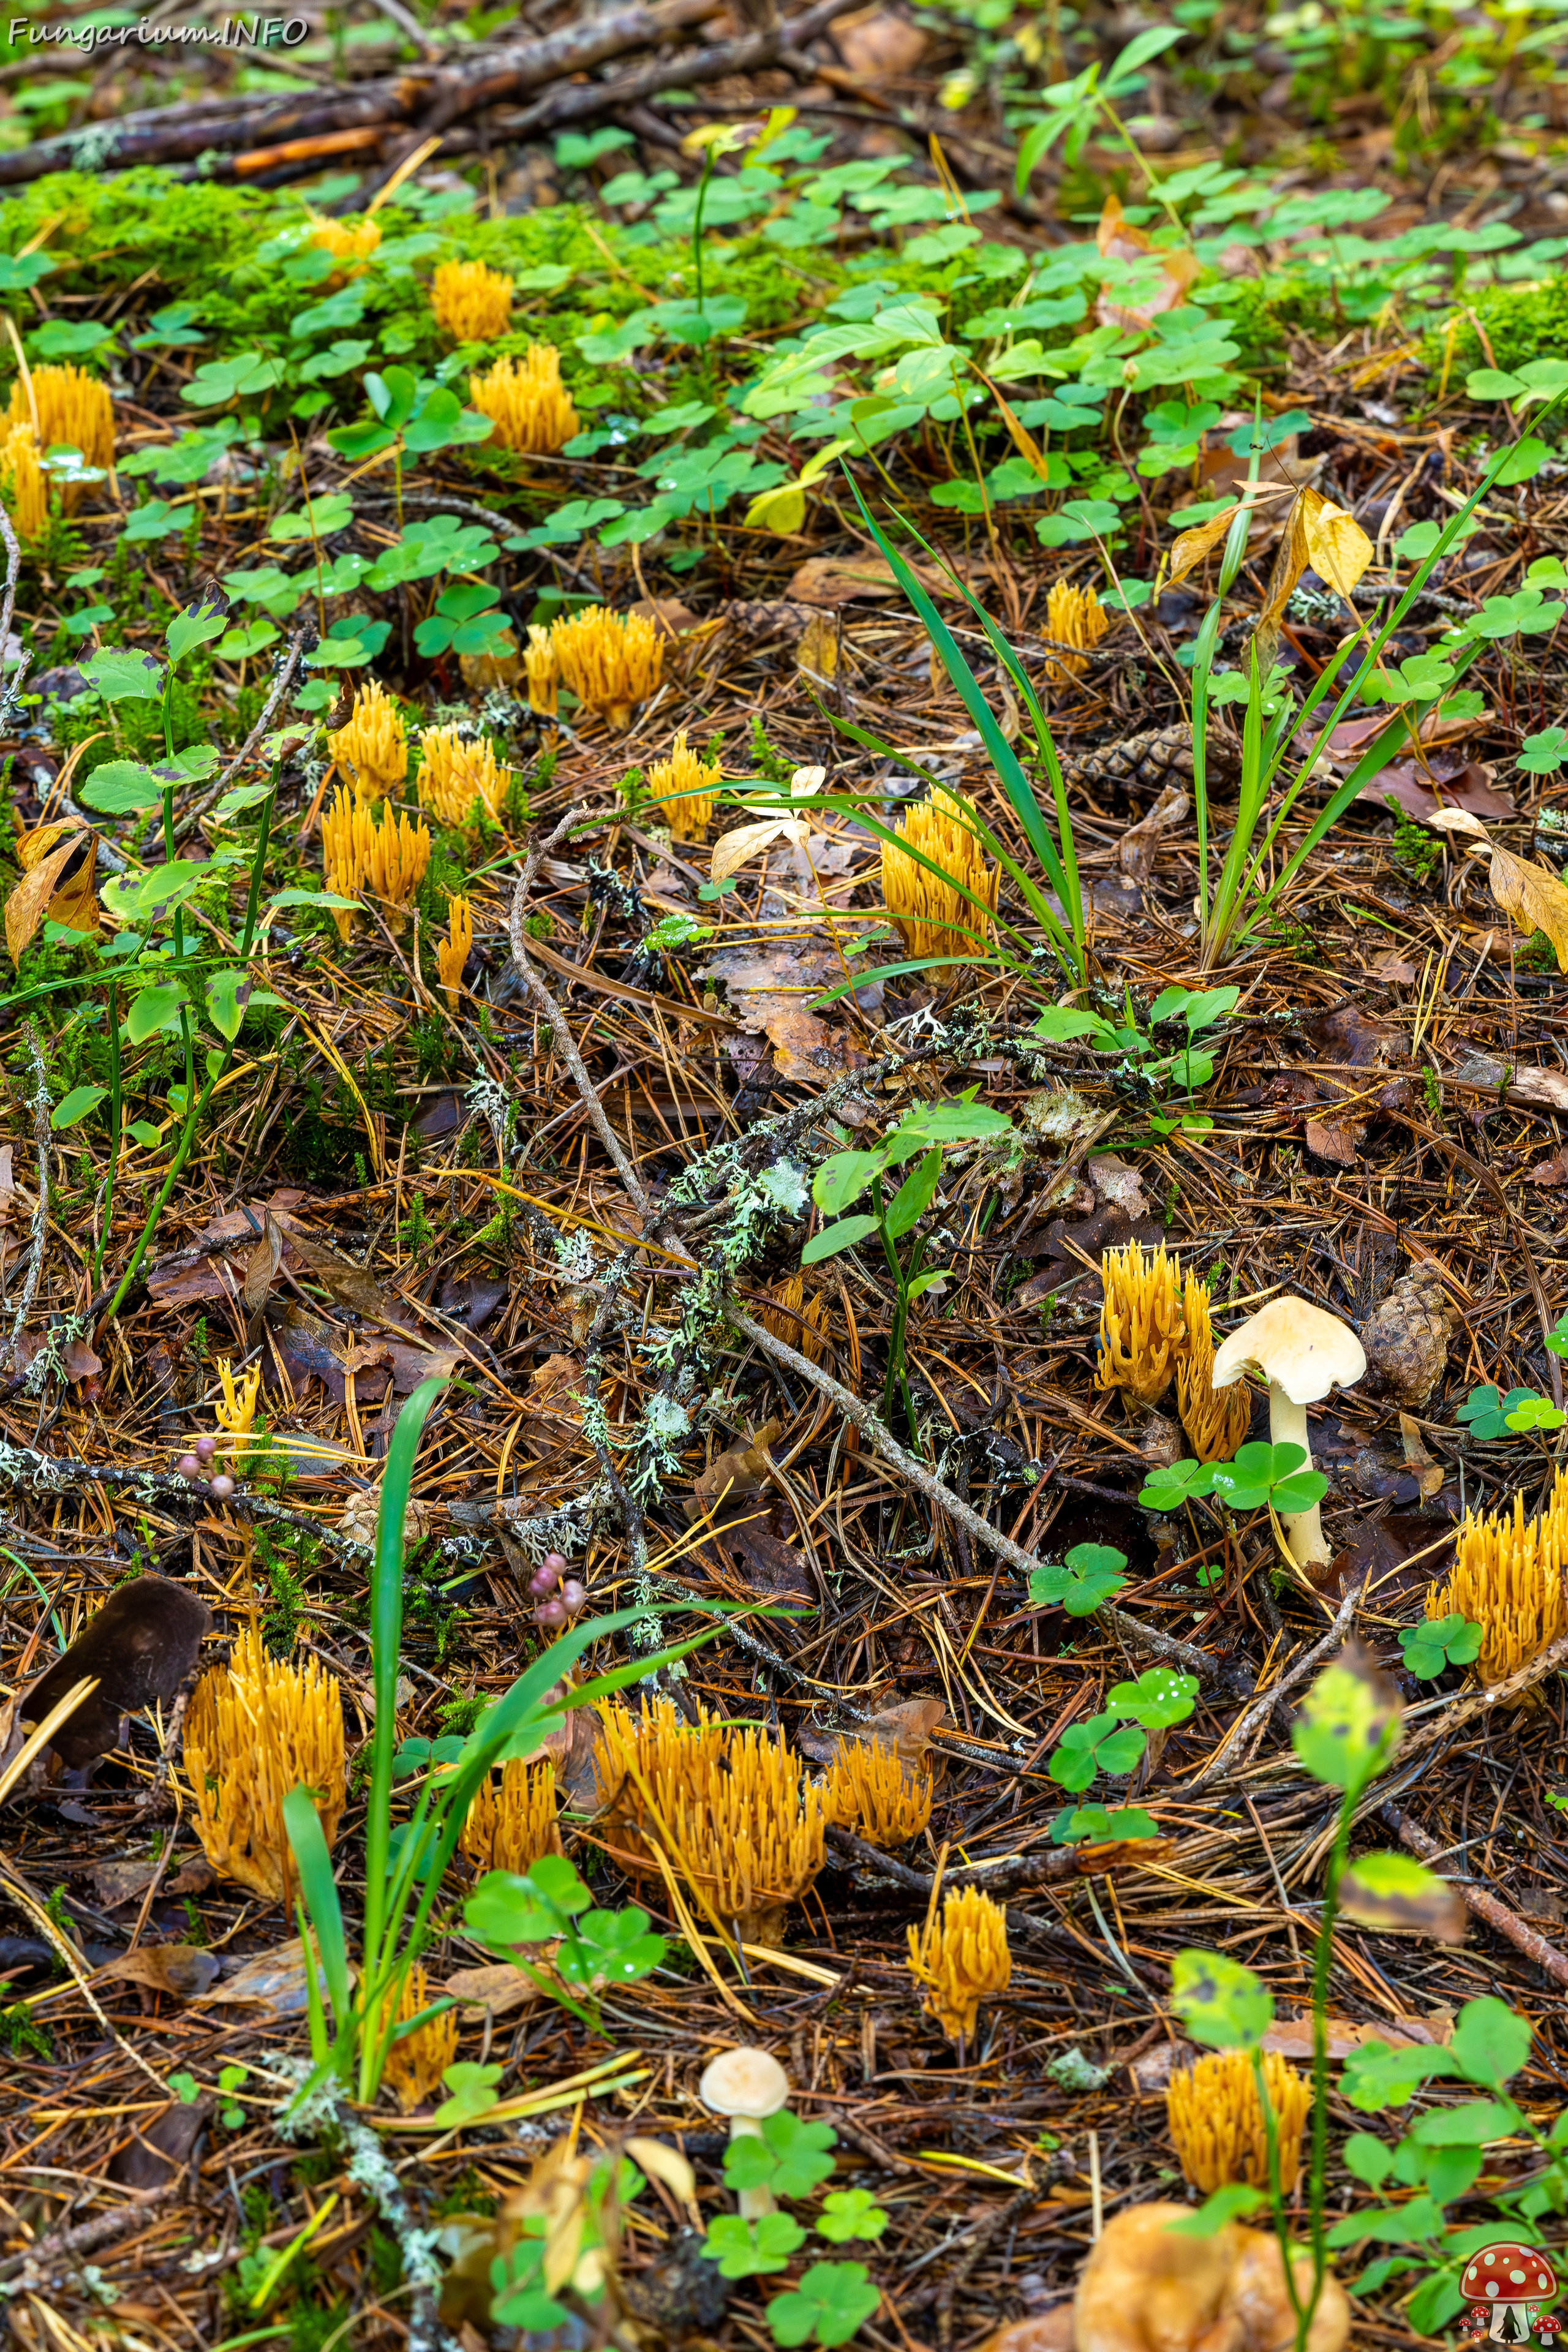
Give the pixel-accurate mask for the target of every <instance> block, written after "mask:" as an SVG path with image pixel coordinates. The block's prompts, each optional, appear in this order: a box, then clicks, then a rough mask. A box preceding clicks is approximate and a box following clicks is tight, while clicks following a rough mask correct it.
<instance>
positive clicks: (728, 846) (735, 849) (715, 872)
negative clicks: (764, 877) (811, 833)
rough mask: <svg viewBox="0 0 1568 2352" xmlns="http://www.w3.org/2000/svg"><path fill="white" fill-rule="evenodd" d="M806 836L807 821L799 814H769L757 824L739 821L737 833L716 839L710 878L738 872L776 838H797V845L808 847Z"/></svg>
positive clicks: (721, 879) (724, 879) (722, 878)
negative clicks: (740, 822)
mask: <svg viewBox="0 0 1568 2352" xmlns="http://www.w3.org/2000/svg"><path fill="white" fill-rule="evenodd" d="M805 836H806V826H805V820H804V818H801V817H798V816H768V817H763V820H762V821H761V823H760V824H738V825H737V826H736V827H735V830H734V832H733V833H726V834H723V835H721V836H720V838H719V840H718V841H717V842H716V843H715V845H714V849H713V860H712V864H711V866H710V869H709V870H710V879H711V880H713V881H715V882H727V881H728V880H729V878H730V877H731V874H738V873H739V872H740V870H741V868H742V866H749V865H750V864H751V862H752V858H753V857H760V856H761V855H762V853H763V850H764V849H766V848H768V847H769V846H770V845H771V844H773V842H775V841H793V842H794V843H795V846H796V847H797V848H799V849H804V848H805Z"/></svg>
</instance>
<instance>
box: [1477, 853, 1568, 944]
mask: <svg viewBox="0 0 1568 2352" xmlns="http://www.w3.org/2000/svg"><path fill="white" fill-rule="evenodd" d="M1490 879H1491V886H1492V897H1493V898H1495V899H1496V900H1497V902H1498V905H1499V906H1500V908H1502V910H1503V913H1504V914H1505V915H1509V916H1510V917H1511V918H1512V919H1513V921H1514V922H1515V923H1516V924H1517V925H1518V927H1519V929H1521V931H1523V932H1525V933H1526V934H1527V935H1528V934H1529V933H1531V932H1532V931H1544V932H1545V934H1546V936H1547V938H1548V939H1549V940H1551V942H1552V946H1553V948H1554V949H1555V950H1556V951H1557V969H1558V971H1568V884H1564V883H1563V882H1562V881H1561V880H1560V879H1559V877H1557V876H1556V875H1555V874H1552V873H1549V872H1548V871H1547V869H1546V867H1545V866H1532V865H1531V862H1530V860H1529V859H1528V858H1527V857H1516V856H1514V854H1513V852H1512V851H1511V850H1510V849H1500V848H1499V847H1498V846H1497V845H1496V843H1495V842H1494V843H1493V845H1492V870H1491V877H1490Z"/></svg>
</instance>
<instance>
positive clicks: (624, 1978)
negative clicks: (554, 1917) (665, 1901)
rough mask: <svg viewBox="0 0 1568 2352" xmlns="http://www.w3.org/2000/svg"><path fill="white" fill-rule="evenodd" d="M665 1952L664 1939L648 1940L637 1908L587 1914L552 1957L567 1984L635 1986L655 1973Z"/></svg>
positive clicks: (643, 1915)
mask: <svg viewBox="0 0 1568 2352" xmlns="http://www.w3.org/2000/svg"><path fill="white" fill-rule="evenodd" d="M667 1950H668V1941H667V1939H666V1938H665V1937H663V1936H650V1935H649V1933H648V1916H647V1912H646V1911H639V1910H638V1909H637V1906H636V1904H635V1903H634V1904H628V1905H627V1906H626V1909H625V1910H624V1911H589V1912H586V1913H585V1914H584V1916H583V1917H582V1918H581V1919H579V1920H578V1922H577V1927H576V1932H575V1935H574V1937H573V1939H572V1940H571V1941H569V1942H567V1943H563V1945H562V1947H561V1949H560V1951H559V1952H558V1953H557V1954H556V1956H555V1967H556V1971H557V1973H558V1974H559V1975H560V1976H561V1977H562V1978H563V1979H564V1980H565V1981H566V1982H567V1983H568V1984H579V1985H584V1986H591V1985H601V1984H635V1983H636V1982H637V1979H638V1978H639V1977H646V1976H648V1975H650V1974H651V1973H652V1971H653V1970H654V1969H657V1968H658V1965H659V1963H660V1961H661V1960H662V1959H663V1958H664V1956H665V1953H666V1951H667Z"/></svg>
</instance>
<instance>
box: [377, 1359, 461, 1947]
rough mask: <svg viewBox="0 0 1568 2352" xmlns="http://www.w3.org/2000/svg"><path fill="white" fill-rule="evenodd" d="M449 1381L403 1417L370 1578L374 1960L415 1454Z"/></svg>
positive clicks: (382, 1916) (423, 1392)
mask: <svg viewBox="0 0 1568 2352" xmlns="http://www.w3.org/2000/svg"><path fill="white" fill-rule="evenodd" d="M446 1385H447V1383H446V1381H445V1380H429V1381H420V1383H419V1386H418V1387H417V1388H416V1390H415V1391H414V1393H413V1395H412V1396H411V1397H410V1398H409V1400H408V1402H407V1403H406V1404H405V1406H404V1408H403V1410H402V1412H400V1413H399V1414H398V1416H397V1426H396V1428H395V1430H394V1431H393V1433H392V1443H391V1444H390V1445H389V1446H388V1447H387V1449H386V1467H385V1469H384V1471H383V1472H382V1476H381V1508H380V1510H379V1511H378V1513H377V1515H376V1522H375V1566H374V1570H373V1571H372V1576H371V1601H370V1646H371V1662H372V1675H373V1681H374V1690H375V1721H374V1725H373V1726H372V1727H371V1761H370V1789H369V1801H368V1807H367V1811H366V1814H365V1835H364V1870H365V1895H364V1948H365V1957H366V1961H367V1964H370V1965H374V1963H375V1961H376V1960H377V1959H378V1958H379V1954H380V1947H381V1939H382V1931H383V1928H384V1925H385V1920H386V1894H387V1876H388V1872H387V1855H388V1851H389V1848H390V1844H391V1838H392V1759H393V1753H394V1750H395V1748H396V1745H397V1661H398V1652H399V1650H400V1648H401V1646H402V1641H403V1528H404V1522H405V1518H406V1517H407V1513H408V1493H409V1488H410V1487H411V1486H413V1484H414V1460H415V1456H416V1454H417V1453H418V1451H419V1440H420V1437H421V1435H422V1434H423V1433H424V1428H425V1423H426V1418H427V1417H428V1414H429V1412H430V1408H431V1407H432V1405H433V1404H434V1403H435V1402H436V1400H437V1397H438V1396H439V1395H440V1393H441V1391H442V1390H443V1389H444V1388H445V1387H446Z"/></svg>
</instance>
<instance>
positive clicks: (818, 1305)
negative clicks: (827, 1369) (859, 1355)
mask: <svg viewBox="0 0 1568 2352" xmlns="http://www.w3.org/2000/svg"><path fill="white" fill-rule="evenodd" d="M773 1300H774V1304H773V1306H771V1307H759V1308H758V1309H757V1314H758V1318H759V1320H760V1321H762V1322H763V1323H764V1324H765V1325H766V1326H767V1328H768V1329H769V1330H770V1331H771V1332H772V1333H773V1338H774V1339H782V1340H783V1341H784V1345H785V1346H786V1347H789V1348H796V1349H799V1351H800V1353H801V1354H802V1355H803V1356H805V1357H807V1358H808V1359H809V1360H810V1361H811V1362H812V1363H814V1364H820V1363H821V1361H822V1359H823V1357H824V1356H825V1355H826V1352H827V1342H826V1339H825V1338H824V1337H823V1334H824V1333H825V1331H826V1328H827V1312H828V1309H827V1294H826V1291H821V1290H819V1291H818V1292H817V1293H816V1296H815V1297H813V1298H811V1299H809V1300H808V1299H807V1298H806V1296H805V1276H804V1275H803V1274H802V1273H801V1272H800V1270H799V1268H798V1267H797V1268H796V1270H795V1273H794V1274H786V1275H785V1276H784V1278H783V1280H782V1281H779V1282H775V1283H774V1285H773Z"/></svg>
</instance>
